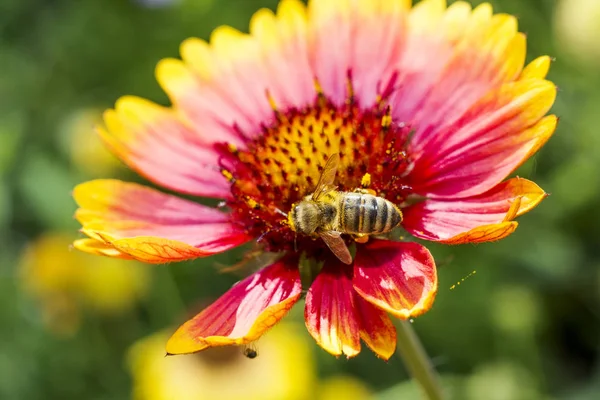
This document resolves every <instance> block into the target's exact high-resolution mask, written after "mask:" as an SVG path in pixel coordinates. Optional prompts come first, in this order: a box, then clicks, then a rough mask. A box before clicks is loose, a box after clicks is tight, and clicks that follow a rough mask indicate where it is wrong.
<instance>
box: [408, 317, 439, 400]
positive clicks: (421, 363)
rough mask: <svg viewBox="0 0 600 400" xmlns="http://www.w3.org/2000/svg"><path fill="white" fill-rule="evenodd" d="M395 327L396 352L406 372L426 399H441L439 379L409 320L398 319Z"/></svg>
mask: <svg viewBox="0 0 600 400" xmlns="http://www.w3.org/2000/svg"><path fill="white" fill-rule="evenodd" d="M397 328H398V329H397V332H398V344H397V349H396V352H397V353H398V355H399V356H400V357H401V358H402V361H404V365H406V368H407V369H408V373H409V374H410V375H411V376H412V378H413V379H414V380H415V381H417V382H418V384H419V385H420V386H421V388H422V389H423V391H424V392H425V395H426V396H427V397H426V398H427V399H428V400H442V399H443V398H444V396H443V393H442V386H441V384H440V379H439V377H438V375H437V373H436V371H435V369H434V368H433V365H431V361H430V360H429V357H428V356H427V353H426V352H425V349H424V348H423V345H422V344H421V341H420V340H419V338H418V336H417V334H416V332H415V330H414V328H413V327H412V324H411V323H410V322H409V321H400V323H399V324H398V325H397Z"/></svg>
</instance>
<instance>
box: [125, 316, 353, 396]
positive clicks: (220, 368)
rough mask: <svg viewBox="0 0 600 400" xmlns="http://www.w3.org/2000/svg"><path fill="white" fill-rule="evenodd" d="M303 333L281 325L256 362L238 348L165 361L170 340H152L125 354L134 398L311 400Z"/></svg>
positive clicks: (312, 377)
mask: <svg viewBox="0 0 600 400" xmlns="http://www.w3.org/2000/svg"><path fill="white" fill-rule="evenodd" d="M301 333H302V331H301V327H300V326H297V325H296V324H290V323H285V322H284V323H282V324H279V325H278V326H277V327H276V328H275V329H273V330H272V331H271V332H269V334H268V335H265V337H264V338H262V339H261V340H260V343H259V344H258V346H257V347H256V350H257V352H258V357H256V358H255V359H251V360H250V359H248V358H246V357H244V355H243V354H242V351H240V349H237V348H217V349H211V350H209V351H207V352H203V353H200V354H197V355H194V356H191V357H165V350H164V343H165V340H166V339H167V338H168V334H167V333H164V332H161V333H156V334H153V335H151V336H150V337H148V338H145V339H142V340H141V341H139V342H137V343H135V344H134V345H133V347H132V348H131V350H130V351H129V357H128V361H129V367H130V370H131V374H132V377H133V385H134V392H133V398H134V399H135V400H170V399H177V400H212V399H228V400H236V399H241V400H253V399H257V400H270V399H272V400H279V399H288V400H308V399H312V398H314V393H315V391H317V390H319V389H317V387H316V384H317V379H316V374H315V372H316V371H315V360H314V357H313V354H312V352H311V347H310V342H309V341H308V338H306V337H305V336H304V335H302V334H301ZM232 377H235V378H234V379H235V384H232ZM355 386H356V385H355ZM324 390H325V389H324Z"/></svg>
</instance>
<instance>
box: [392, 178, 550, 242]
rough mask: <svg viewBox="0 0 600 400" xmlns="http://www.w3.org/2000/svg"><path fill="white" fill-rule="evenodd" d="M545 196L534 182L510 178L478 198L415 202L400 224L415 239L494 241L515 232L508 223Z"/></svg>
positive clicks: (512, 223) (513, 225)
mask: <svg viewBox="0 0 600 400" xmlns="http://www.w3.org/2000/svg"><path fill="white" fill-rule="evenodd" d="M546 196H547V194H546V193H545V192H544V191H543V190H542V189H541V188H540V187H539V186H538V185H536V184H535V183H534V182H531V181H529V180H527V179H523V178H513V179H509V180H508V181H505V182H502V183H501V184H499V185H497V186H496V187H494V188H493V189H491V190H489V191H487V192H486V193H483V194H481V195H478V196H473V197H468V198H464V199H457V200H454V199H447V200H443V199H442V200H433V199H432V200H425V201H423V202H421V203H417V204H415V205H413V206H410V207H408V208H406V209H404V210H403V211H404V221H403V222H402V225H403V227H404V228H405V229H406V230H407V231H408V232H410V233H411V234H412V235H414V236H416V237H418V238H421V239H426V240H434V241H440V242H443V243H449V244H459V243H468V242H470V243H480V242H487V241H492V240H498V239H502V238H503V237H505V236H508V235H509V234H510V233H512V232H513V231H514V230H515V229H516V227H517V223H516V222H509V221H510V220H512V219H513V218H516V217H518V216H519V215H522V214H525V213H526V212H528V211H530V210H531V209H533V208H534V207H535V206H537V205H538V204H539V203H540V202H541V201H542V200H543V199H544V198H545V197H546Z"/></svg>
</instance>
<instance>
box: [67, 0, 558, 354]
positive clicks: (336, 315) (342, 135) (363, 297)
mask: <svg viewBox="0 0 600 400" xmlns="http://www.w3.org/2000/svg"><path fill="white" fill-rule="evenodd" d="M525 50H526V43H525V35H523V34H522V33H519V32H518V29H517V22H516V19H515V18H514V17H513V16H510V15H505V14H495V15H494V14H493V13H492V8H491V6H490V5H489V4H483V5H480V6H478V7H476V8H475V9H471V7H470V5H469V4H467V3H465V2H462V1H458V2H455V3H453V4H452V5H451V6H450V7H446V4H445V2H444V1H442V0H425V1H422V2H420V3H419V4H418V5H416V6H414V7H411V5H410V1H406V0H319V1H317V0H312V1H309V3H308V5H307V6H305V5H304V4H303V3H302V2H300V1H298V0H282V1H281V2H280V4H279V7H278V9H277V12H276V13H273V12H271V11H269V10H260V11H258V12H257V13H256V14H255V15H254V16H253V18H252V20H251V23H250V34H243V33H241V32H238V31H236V30H234V29H232V28H229V27H220V28H217V29H216V30H215V31H214V33H213V34H212V36H211V38H210V42H205V41H202V40H199V39H188V40H186V41H185V42H184V43H183V44H182V46H181V56H182V58H183V60H176V59H166V60H163V61H161V62H160V63H159V65H158V67H157V78H158V81H159V82H160V84H161V86H162V87H163V88H164V90H165V91H166V92H167V93H168V95H169V97H170V99H171V101H172V103H173V106H172V107H169V108H166V107H162V106H159V105H156V104H154V103H151V102H149V101H147V100H143V99H140V98H137V97H124V98H121V99H120V100H118V102H117V104H116V106H115V108H114V109H112V110H108V111H106V112H105V114H104V122H105V127H103V128H101V129H100V130H99V132H100V134H101V136H102V137H103V138H104V140H105V141H106V143H108V145H109V146H110V147H111V148H112V150H113V151H114V152H115V153H116V154H117V155H119V156H120V157H121V158H122V159H123V160H124V162H125V163H127V165H129V166H130V167H131V168H133V169H135V170H136V171H138V172H139V173H140V174H142V175H143V176H145V177H146V178H148V179H149V180H151V181H152V182H154V183H156V184H158V185H160V186H163V187H165V188H167V189H170V190H172V191H176V192H180V193H183V194H186V195H193V196H205V197H215V198H220V199H224V200H225V204H226V205H227V209H215V208H210V207H206V206H203V205H200V204H197V203H195V202H193V201H190V200H184V199H181V198H178V197H175V196H172V195H168V194H164V193H162V192H160V191H157V190H154V189H150V188H147V187H144V186H140V185H137V184H133V183H125V182H121V181H117V180H97V181H92V182H87V183H84V184H82V185H79V186H78V187H77V188H76V189H75V192H74V196H75V200H76V201H77V203H78V204H79V206H80V208H79V210H78V211H77V218H78V219H79V221H80V222H81V224H82V226H83V228H82V232H83V233H85V234H86V235H87V236H88V238H87V239H81V240H78V241H76V243H75V246H76V247H77V248H79V249H80V250H83V251H87V252H90V253H94V254H100V255H105V256H111V257H120V258H129V259H137V260H141V261H145V262H150V263H165V262H171V261H180V260H187V259H192V258H197V257H205V256H209V255H211V254H215V253H220V252H223V251H226V250H228V249H231V248H233V247H236V246H239V245H241V244H243V243H246V242H250V241H256V240H257V239H260V240H259V244H260V245H261V248H262V249H263V250H265V251H269V252H276V253H280V254H282V257H281V258H280V259H279V260H278V261H276V262H275V263H273V264H272V265H269V266H267V267H265V268H262V269H260V270H258V271H257V272H255V273H254V274H253V275H251V276H249V277H248V278H246V279H245V280H243V281H241V282H239V283H238V284H236V285H235V286H234V287H233V288H232V289H230V290H229V291H228V292H227V293H225V294H224V295H223V297H221V298H220V299H219V300H217V301H216V302H215V303H213V304H212V305H211V306H209V307H208V308H206V309H205V310H204V311H202V312H201V313H200V314H198V315H197V316H196V317H194V318H193V319H191V320H190V321H188V322H186V323H185V324H184V325H183V326H182V327H181V328H179V330H177V332H176V333H175V334H174V335H173V337H172V338H171V339H170V340H169V342H168V344H167V351H168V352H169V353H172V354H181V353H191V352H196V351H200V350H203V349H205V348H208V347H213V346H224V345H240V344H245V343H249V342H252V341H254V340H256V339H258V338H259V337H260V336H261V335H262V334H263V333H264V332H265V331H267V330H268V329H269V328H270V327H272V326H273V325H275V324H276V323H277V322H278V321H279V320H280V319H281V318H282V317H283V316H284V315H285V314H286V313H287V311H288V310H289V309H290V308H291V307H292V306H293V305H294V304H295V303H296V302H297V301H298V300H299V299H300V298H301V296H302V294H303V282H302V280H301V273H300V269H299V260H300V258H301V257H302V258H303V259H307V260H309V261H310V260H316V261H318V262H321V263H322V269H320V271H319V273H318V274H317V275H316V277H315V278H314V279H313V280H312V282H310V285H306V284H305V287H304V289H306V308H305V319H306V325H307V328H308V330H309V332H310V333H311V334H312V336H313V337H314V338H315V339H316V341H317V342H318V343H319V344H320V345H321V346H322V347H323V348H324V349H325V350H327V351H328V352H330V353H332V354H335V355H340V354H345V355H347V356H348V357H351V356H354V355H356V354H358V352H359V351H360V347H361V345H360V340H361V339H362V340H363V341H364V342H365V343H366V344H367V346H369V347H370V348H371V349H372V350H373V351H374V352H375V353H376V354H377V355H379V356H380V357H382V358H384V359H387V358H389V357H390V356H391V354H392V353H393V351H394V348H395V342H396V335H395V330H394V327H393V325H392V322H391V320H390V318H389V316H388V314H392V315H393V316H396V317H398V318H403V319H406V318H409V317H412V316H416V315H419V314H422V313H423V312H425V311H427V310H428V309H429V308H430V307H431V304H432V302H433V299H434V297H435V293H436V289H437V275H436V269H435V265H434V261H433V259H432V257H431V255H430V253H429V251H428V250H427V249H426V248H425V247H423V246H422V245H420V244H417V243H414V242H401V241H394V240H382V239H372V240H370V241H369V242H368V243H365V244H356V256H355V258H354V262H353V265H351V266H347V265H345V264H342V263H341V262H339V261H338V260H337V259H336V258H335V257H333V256H332V255H331V253H330V252H329V250H328V249H327V247H326V246H325V245H324V243H323V242H322V241H321V240H320V239H315V238H312V237H304V236H301V235H296V233H295V232H293V230H292V229H291V228H290V227H289V225H288V224H286V216H285V213H286V212H288V211H289V210H290V207H291V205H292V204H293V203H294V202H296V201H298V200H299V199H301V198H302V197H303V196H305V195H307V194H310V193H311V192H312V191H313V190H314V185H315V183H316V181H317V180H318V178H319V176H320V172H321V170H322V167H323V165H324V162H325V160H326V159H327V158H328V156H329V155H331V154H333V153H339V155H340V160H341V161H340V168H339V169H338V175H337V180H336V184H337V186H338V188H339V190H353V189H354V188H357V187H359V186H360V185H361V181H362V180H363V179H364V177H365V176H370V181H371V182H370V183H371V185H370V187H371V188H372V189H374V190H375V191H376V192H377V194H378V195H379V196H382V197H384V198H386V199H388V200H390V201H392V202H394V203H395V204H398V205H399V207H401V209H402V212H403V214H404V220H403V223H402V227H403V228H404V229H405V230H406V231H407V232H409V233H410V234H412V235H413V236H415V237H417V238H420V239H425V240H431V241H436V242H441V243H448V244H459V243H481V242H486V241H493V240H498V239H501V238H504V237H506V236H507V235H509V234H510V233H512V232H513V231H514V230H515V229H516V227H517V222H515V221H514V218H516V217H517V216H519V215H521V214H524V213H525V212H527V211H529V210H531V209H532V208H533V207H535V206H536V205H537V204H538V203H539V202H540V201H541V200H542V199H543V198H544V197H545V196H546V194H545V193H544V191H543V190H542V189H540V188H539V187H538V186H537V185H536V184H535V183H533V182H531V181H528V180H526V179H522V178H510V179H507V180H505V179H506V178H507V177H508V176H509V175H510V174H511V173H512V172H513V171H514V170H515V169H516V168H517V167H518V166H519V165H521V164H522V163H523V162H524V161H525V160H527V159H528V158H529V157H530V156H531V155H532V154H534V153H535V152H536V151H537V150H538V149H539V148H540V147H541V146H542V145H543V144H544V143H545V142H546V141H547V140H548V138H549V137H550V136H551V135H552V133H553V131H554V129H555V126H556V122H557V118H556V117H555V116H553V115H550V116H545V114H546V113H547V112H548V110H549V109H550V107H551V106H552V103H553V102H554V98H555V95H556V88H555V86H554V84H552V83H551V82H549V81H547V80H545V79H544V77H545V75H546V73H547V71H548V68H549V64H550V59H549V58H548V57H540V58H538V59H535V60H534V61H533V62H531V63H530V64H529V65H527V66H526V67H524V62H525ZM366 174H369V175H366ZM281 210H283V211H284V213H281V212H280V211H281ZM296 236H297V237H296ZM348 240H349V239H348ZM302 265H303V264H302Z"/></svg>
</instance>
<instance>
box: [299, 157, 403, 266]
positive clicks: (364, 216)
mask: <svg viewBox="0 0 600 400" xmlns="http://www.w3.org/2000/svg"><path fill="white" fill-rule="evenodd" d="M339 163H340V156H339V154H338V153H334V154H332V155H331V156H330V157H329V159H328V160H327V162H326V163H325V167H324V168H323V173H322V174H321V177H320V178H319V181H318V182H317V186H316V187H315V191H314V192H313V193H312V194H309V195H308V196H306V197H304V199H302V200H301V201H299V202H297V203H294V204H293V205H292V209H291V211H290V212H289V213H288V215H287V218H288V224H289V226H290V227H291V229H292V230H293V231H295V232H298V233H302V234H305V235H309V236H319V237H321V238H322V239H323V241H324V242H325V244H327V246H328V247H329V248H330V249H331V251H332V252H333V254H335V255H336V256H337V258H339V259H340V261H342V262H343V263H345V264H351V263H352V256H351V255H350V251H349V250H348V247H347V246H346V243H345V242H344V239H342V237H341V235H342V234H351V235H353V236H354V238H355V240H356V241H359V242H364V241H365V240H364V239H368V235H373V234H381V233H386V232H389V231H391V230H392V229H394V228H395V227H397V226H398V225H399V224H400V222H402V212H401V211H400V209H399V208H398V207H397V206H396V205H395V204H394V203H392V202H390V201H388V200H386V199H384V198H383V197H378V196H376V195H375V192H374V191H373V190H369V189H364V188H357V189H355V190H354V191H352V192H341V191H337V190H336V187H335V186H333V183H334V181H335V175H336V173H337V169H338V165H339Z"/></svg>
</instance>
